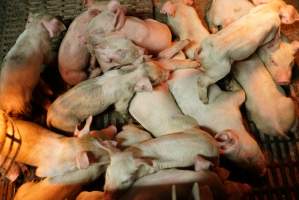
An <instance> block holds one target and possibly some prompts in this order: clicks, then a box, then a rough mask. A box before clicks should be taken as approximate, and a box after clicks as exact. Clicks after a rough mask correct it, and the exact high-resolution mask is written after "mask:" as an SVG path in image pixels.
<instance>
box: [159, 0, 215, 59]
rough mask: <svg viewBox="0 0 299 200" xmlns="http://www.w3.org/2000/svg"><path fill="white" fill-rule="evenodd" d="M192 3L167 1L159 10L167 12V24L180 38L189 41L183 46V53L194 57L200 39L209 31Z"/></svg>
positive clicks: (180, 0) (197, 50)
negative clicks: (188, 43)
mask: <svg viewBox="0 0 299 200" xmlns="http://www.w3.org/2000/svg"><path fill="white" fill-rule="evenodd" d="M192 4H193V0H173V1H167V2H166V3H165V4H164V5H163V7H162V9H161V12H162V13H165V14H167V24H168V25H169V26H170V28H171V30H172V31H173V33H174V34H175V35H177V36H178V37H179V39H180V40H185V39H189V40H190V41H191V43H190V45H188V46H187V47H186V48H185V53H186V55H187V57H188V58H190V59H195V58H197V56H198V52H199V50H200V49H201V42H202V40H203V39H204V38H206V37H207V36H208V35H209V32H208V31H207V30H206V28H205V27H204V26H203V24H202V22H201V21H200V18H199V17H198V15H197V13H196V10H195V9H194V8H193V7H192Z"/></svg>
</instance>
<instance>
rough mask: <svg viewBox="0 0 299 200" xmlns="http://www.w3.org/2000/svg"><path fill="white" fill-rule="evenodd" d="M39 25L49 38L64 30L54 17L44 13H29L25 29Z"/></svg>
mask: <svg viewBox="0 0 299 200" xmlns="http://www.w3.org/2000/svg"><path fill="white" fill-rule="evenodd" d="M39 24H41V25H42V26H43V27H44V28H45V29H46V30H47V32H48V33H49V36H50V38H53V37H57V36H59V35H60V33H61V32H63V31H64V30H66V27H65V25H64V24H63V23H62V22H61V21H60V20H59V19H58V18H56V17H53V16H51V15H49V14H45V13H29V16H28V19H27V24H26V28H28V27H30V26H35V25H39Z"/></svg>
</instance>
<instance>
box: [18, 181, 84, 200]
mask: <svg viewBox="0 0 299 200" xmlns="http://www.w3.org/2000/svg"><path fill="white" fill-rule="evenodd" d="M81 187H82V186H81V185H79V184H76V185H75V184H73V185H66V184H51V183H50V182H49V181H48V180H47V179H44V180H42V181H40V182H36V183H34V182H27V183H25V184H23V185H21V187H20V188H19V189H18V190H17V193H16V195H15V197H14V200H32V199H42V200H53V199H56V200H65V199H74V198H75V197H76V195H77V194H78V193H79V192H80V190H81Z"/></svg>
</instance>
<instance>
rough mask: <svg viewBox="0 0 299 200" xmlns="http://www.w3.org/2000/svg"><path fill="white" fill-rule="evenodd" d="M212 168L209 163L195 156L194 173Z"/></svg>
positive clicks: (211, 164)
mask: <svg viewBox="0 0 299 200" xmlns="http://www.w3.org/2000/svg"><path fill="white" fill-rule="evenodd" d="M213 166H214V164H213V163H212V162H211V161H208V160H206V159H205V158H203V157H202V156H200V155H198V156H196V158H195V163H194V168H195V171H202V170H210V169H212V168H213Z"/></svg>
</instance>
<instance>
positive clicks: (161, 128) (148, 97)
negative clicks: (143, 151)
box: [129, 84, 198, 137]
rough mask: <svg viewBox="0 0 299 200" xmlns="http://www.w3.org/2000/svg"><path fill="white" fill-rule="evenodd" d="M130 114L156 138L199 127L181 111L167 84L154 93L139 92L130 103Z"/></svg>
mask: <svg viewBox="0 0 299 200" xmlns="http://www.w3.org/2000/svg"><path fill="white" fill-rule="evenodd" d="M129 112H130V114H131V115H132V116H133V117H134V119H136V120H137V121H138V122H139V123H140V124H141V125H142V126H143V127H144V128H145V129H146V130H148V131H149V132H150V133H151V134H153V135H154V136H155V137H159V136H162V135H166V134H170V133H174V132H179V131H184V130H186V129H190V128H194V127H197V126H198V124H197V122H196V120H195V119H193V118H191V117H188V116H186V115H184V114H183V113H182V112H181V111H180V109H179V107H178V106H177V104H176V102H175V100H174V99H173V97H172V96H171V94H170V93H169V90H168V86H167V84H162V85H160V86H158V87H156V88H155V90H153V91H152V92H138V93H137V94H136V95H135V96H134V98H133V99H132V101H131V103H130V107H129ZM161 122H163V123H161Z"/></svg>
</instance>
